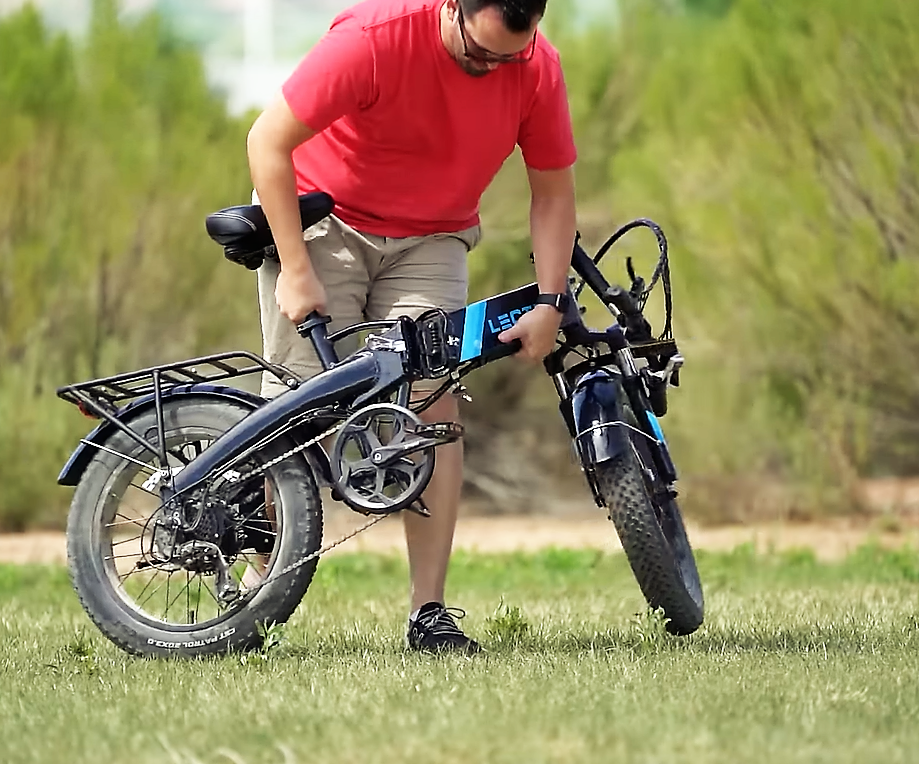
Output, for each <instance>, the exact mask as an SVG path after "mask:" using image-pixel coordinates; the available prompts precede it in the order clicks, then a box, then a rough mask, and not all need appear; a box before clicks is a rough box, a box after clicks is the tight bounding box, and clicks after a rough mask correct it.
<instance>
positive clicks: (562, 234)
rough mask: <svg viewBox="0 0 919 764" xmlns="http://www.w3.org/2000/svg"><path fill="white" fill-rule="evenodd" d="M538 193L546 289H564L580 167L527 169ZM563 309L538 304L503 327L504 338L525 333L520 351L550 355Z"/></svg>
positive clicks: (531, 356) (535, 357)
mask: <svg viewBox="0 0 919 764" xmlns="http://www.w3.org/2000/svg"><path fill="white" fill-rule="evenodd" d="M527 174H528V176H529V180H530V191H531V194H532V198H531V202H530V236H531V238H532V240H533V258H534V260H535V263H536V281H537V282H538V284H539V291H540V292H550V293H556V294H557V293H559V292H564V291H566V290H567V288H568V269H569V267H570V265H571V252H572V249H573V248H574V237H575V233H576V230H577V220H576V215H575V203H574V172H573V171H572V169H571V168H567V169H564V170H545V171H541V170H534V169H531V168H528V169H527ZM561 320H562V315H561V313H559V312H558V311H557V310H556V309H555V308H553V307H552V306H551V305H537V306H536V307H535V308H533V310H531V311H530V312H529V313H526V314H525V315H524V316H523V317H522V318H521V319H520V321H518V322H517V324H516V326H514V327H513V328H511V329H508V330H507V331H506V332H502V333H501V335H500V336H499V337H498V339H500V340H501V341H502V342H510V341H511V340H514V339H519V340H520V341H521V342H522V344H523V347H522V349H521V351H520V355H521V356H522V357H523V358H524V359H526V360H530V361H540V360H542V359H543V358H545V357H546V356H547V355H548V354H549V352H550V351H551V350H552V348H553V347H554V345H555V338H556V336H557V335H558V328H559V325H560V324H561Z"/></svg>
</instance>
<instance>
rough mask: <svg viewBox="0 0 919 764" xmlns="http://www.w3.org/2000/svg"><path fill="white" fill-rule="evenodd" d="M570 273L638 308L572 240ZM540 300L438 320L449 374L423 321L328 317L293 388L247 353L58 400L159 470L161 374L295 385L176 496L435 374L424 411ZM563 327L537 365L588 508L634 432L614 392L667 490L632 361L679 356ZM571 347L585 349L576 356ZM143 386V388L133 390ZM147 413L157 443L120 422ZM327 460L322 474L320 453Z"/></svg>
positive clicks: (613, 331) (666, 463)
mask: <svg viewBox="0 0 919 764" xmlns="http://www.w3.org/2000/svg"><path fill="white" fill-rule="evenodd" d="M572 267H573V269H574V271H575V273H577V274H578V275H579V276H580V277H581V278H582V279H583V280H584V282H585V283H586V284H587V285H588V286H589V287H590V289H591V291H593V292H594V293H595V294H596V295H597V296H598V297H599V298H600V299H601V301H602V302H603V303H604V304H605V305H606V306H607V307H608V308H609V310H610V312H611V313H612V314H613V316H614V317H617V318H619V317H620V316H621V315H623V314H625V315H629V314H634V313H636V312H638V311H637V308H636V306H635V304H634V302H633V300H632V297H631V296H630V294H629V293H628V292H626V291H625V290H623V289H622V288H621V287H615V286H611V285H610V284H609V283H608V282H607V281H606V279H605V278H604V277H603V275H602V273H601V272H600V270H599V268H597V266H596V264H595V262H594V261H593V260H592V259H591V258H590V256H589V255H587V253H586V252H585V251H584V250H583V249H582V248H581V246H580V244H579V243H577V242H576V243H575V246H574V249H573V253H572ZM538 293H539V289H538V286H537V285H536V284H535V283H534V284H527V285H525V286H522V287H520V288H518V289H514V290H512V291H509V292H506V293H504V294H500V295H496V296H493V297H490V298H488V299H486V300H482V301H480V302H476V303H473V304H471V305H468V306H466V307H465V308H462V309H460V310H458V311H455V312H453V313H451V314H449V315H448V316H447V315H446V314H443V313H442V312H441V316H442V317H443V318H444V319H445V320H443V321H442V322H441V324H442V328H441V330H440V331H441V334H442V336H439V337H437V342H436V343H435V344H437V345H438V347H439V351H440V353H441V354H442V355H444V356H445V357H446V358H447V359H448V360H449V364H448V366H449V370H448V371H447V372H446V373H441V374H437V375H432V374H431V368H432V366H437V367H443V363H442V359H441V361H439V362H436V363H433V364H432V363H431V362H430V358H429V355H430V342H429V341H427V340H426V335H425V331H424V330H425V328H426V327H427V326H428V324H425V323H424V322H423V321H420V322H416V321H412V320H410V319H408V318H403V319H400V320H398V321H395V322H374V323H368V324H359V325H356V326H353V327H349V328H348V329H346V330H344V331H343V332H339V333H337V334H333V335H331V336H329V335H328V334H327V332H326V322H327V319H323V318H321V317H313V318H311V320H308V321H306V322H304V324H302V325H301V326H300V327H299V329H300V331H301V334H302V335H303V336H304V337H308V338H309V339H310V341H311V342H312V343H313V346H314V348H315V349H316V352H317V355H318V357H319V358H320V360H321V361H322V363H323V366H324V369H325V370H324V371H323V372H322V373H320V374H318V375H316V376H315V377H313V378H311V379H309V380H306V381H301V380H297V379H296V378H295V377H294V376H293V375H291V374H290V373H289V371H287V370H286V369H283V368H282V367H275V366H272V365H271V364H268V363H266V362H265V361H263V360H262V359H260V358H258V357H257V356H252V355H251V354H223V355H220V356H208V357H206V358H202V359H194V360H193V361H187V362H184V363H182V364H172V365H170V366H163V367H156V368H153V369H147V370H144V371H142V372H135V373H133V374H129V375H119V376H118V377H110V378H107V379H104V380H97V381H95V382H92V383H83V384H82V385H71V386H68V387H66V388H61V390H59V391H58V394H59V395H60V396H61V397H63V398H65V399H67V400H70V401H71V402H74V403H77V404H78V405H80V406H81V408H82V409H83V410H84V411H87V410H88V411H89V413H92V414H94V415H96V416H99V417H101V418H102V419H104V420H105V424H104V425H102V426H101V429H103V430H104V428H108V430H110V431H111V430H112V428H115V429H118V430H120V431H123V432H126V433H128V434H129V435H130V436H131V437H132V438H134V439H135V440H138V442H142V445H144V447H145V448H147V449H148V450H150V451H152V452H153V453H155V454H156V455H157V457H158V458H159V461H160V464H161V466H162V467H164V468H165V466H166V458H165V453H164V451H165V444H164V437H163V433H164V430H163V424H162V422H163V413H162V412H163V400H164V398H166V399H168V398H170V397H172V396H173V395H174V394H175V388H169V389H167V390H166V392H165V393H164V391H163V389H162V384H163V381H164V378H165V380H166V381H167V382H173V381H175V377H176V375H177V374H178V375H179V379H181V381H183V382H188V381H191V382H192V384H185V385H183V386H182V388H183V394H188V395H194V394H212V393H213V392H215V390H216V388H215V386H214V385H212V384H210V383H211V382H212V381H213V380H214V379H216V378H220V379H222V378H225V377H228V376H235V375H237V374H241V373H248V372H250V371H253V370H258V367H261V368H262V369H263V370H265V371H269V372H271V373H273V374H275V375H276V376H279V377H281V378H283V379H284V380H285V381H286V382H287V383H288V386H290V387H292V388H293V389H291V390H289V391H288V392H286V393H283V394H282V395H279V396H278V397H276V398H274V399H272V400H270V401H265V402H263V403H258V404H257V405H254V407H253V410H252V413H251V414H249V415H248V416H246V417H245V418H243V419H242V420H241V421H240V422H238V423H237V424H236V425H234V426H233V427H231V428H230V429H229V430H227V432H225V433H223V434H222V435H221V436H220V437H218V438H217V440H215V441H214V442H213V443H212V444H211V445H210V446H209V447H208V448H207V449H205V450H204V452H203V453H202V454H201V455H199V456H198V457H197V458H195V459H194V460H193V461H192V462H191V463H190V464H188V465H187V466H185V467H184V468H183V469H182V470H181V471H179V472H178V474H176V475H174V476H173V477H172V485H171V486H169V491H168V492H169V493H171V494H172V495H173V496H178V495H182V494H185V493H187V492H189V491H191V490H193V489H194V488H196V487H198V486H200V485H202V484H203V483H205V482H206V481H207V480H209V479H210V478H211V477H212V476H213V475H214V474H220V473H222V472H225V471H227V470H229V469H231V468H232V467H233V466H234V465H236V464H238V463H240V462H241V461H244V460H245V459H246V458H247V457H248V456H249V455H251V454H252V453H253V452H255V451H257V450H258V449H259V448H261V447H263V446H264V445H265V444H266V443H267V442H269V441H271V440H272V439H274V438H276V437H278V436H280V435H282V434H285V433H288V434H290V435H291V437H293V438H294V439H295V440H296V439H297V438H298V437H299V438H300V439H302V437H304V433H310V434H313V435H318V434H320V433H321V432H322V431H323V429H325V428H327V427H328V426H329V425H332V424H335V423H336V422H338V421H341V420H343V419H344V418H346V417H347V416H348V415H349V414H351V413H353V412H355V411H357V410H358V409H360V408H361V407H362V406H365V405H368V404H371V403H376V402H380V401H384V400H392V399H393V398H395V399H396V402H397V403H399V404H401V405H408V403H409V395H410V391H411V385H412V383H413V382H414V381H417V380H418V379H421V378H425V377H428V378H430V377H432V376H441V377H444V378H445V382H444V384H443V385H442V386H441V388H440V389H439V390H437V391H436V392H435V393H434V394H433V395H431V396H430V397H429V398H428V399H427V400H426V401H425V402H424V403H423V404H421V405H418V406H416V407H415V410H417V411H420V410H423V409H424V408H426V407H427V406H428V405H430V403H432V402H433V400H436V399H437V398H438V397H440V396H441V395H443V394H444V393H446V392H447V391H448V390H449V389H450V388H452V387H455V386H456V385H457V384H458V382H459V380H460V379H461V378H462V377H464V376H465V375H466V374H468V373H469V372H471V371H472V370H474V369H476V368H479V367H481V366H483V365H485V364H487V363H491V362H493V361H495V360H498V359H500V358H503V357H506V356H508V355H511V354H513V353H515V352H516V351H517V350H518V349H519V345H518V344H517V343H508V344H505V343H502V342H500V341H499V340H498V335H499V334H500V333H501V332H502V331H504V330H505V329H509V328H510V327H511V326H513V325H514V324H515V323H516V322H517V320H519V318H520V317H521V316H522V315H524V314H525V313H526V312H528V311H529V310H531V309H532V308H533V307H534V304H535V301H536V297H537V295H538ZM572 298H573V295H572ZM434 318H435V320H434V321H433V323H432V324H431V325H432V326H435V328H436V326H437V325H439V324H438V321H437V320H436V319H437V316H435V317H434ZM376 329H381V330H383V331H382V333H381V334H379V335H371V336H370V337H369V339H368V341H367V343H366V345H365V347H364V348H363V349H361V350H359V351H357V352H356V353H354V354H352V355H351V356H349V357H347V358H345V359H344V360H339V359H338V356H337V354H336V353H335V349H334V343H335V342H336V341H337V340H339V339H341V338H342V337H344V336H346V335H348V334H352V333H354V332H356V331H359V330H376ZM561 331H562V335H563V337H564V341H563V342H561V344H560V347H559V348H558V349H556V350H555V351H553V353H552V354H550V356H549V357H548V358H546V360H545V368H546V371H547V373H548V374H549V375H550V377H552V379H553V382H554V384H555V387H556V390H557V392H558V395H559V398H560V409H561V413H562V416H563V418H564V419H565V422H566V424H567V425H568V429H569V432H570V434H571V437H572V438H573V440H574V443H575V445H576V450H577V453H578V456H579V458H580V461H581V463H582V465H583V467H584V470H585V473H586V474H587V477H588V480H589V482H590V484H591V487H592V489H593V492H594V496H595V498H596V499H597V501H598V503H599V502H600V498H599V493H598V491H597V487H596V485H595V482H594V480H593V470H594V467H595V466H596V464H598V463H601V462H603V461H605V460H608V459H610V458H612V457H614V456H615V455H617V454H619V453H622V451H623V450H624V449H628V448H630V447H631V446H630V440H629V437H630V436H629V434H628V432H627V428H629V427H632V428H634V425H630V424H629V423H627V422H625V421H624V418H623V417H624V415H623V400H622V398H623V394H624V395H625V396H626V397H627V399H628V403H629V407H630V409H631V410H632V412H634V414H635V416H636V418H637V425H638V428H639V429H640V431H641V432H642V433H643V436H644V437H646V438H648V440H649V443H650V444H651V446H652V448H651V451H652V454H653V455H654V461H655V466H656V472H657V474H658V475H659V476H660V479H661V481H662V482H663V483H664V485H662V486H661V490H667V489H669V485H670V484H671V483H672V482H673V481H674V480H675V479H676V470H675V468H674V467H673V462H672V460H671V459H670V456H669V453H668V450H667V446H666V441H665V440H664V437H663V433H662V432H661V429H660V425H659V424H658V422H657V418H656V417H655V416H654V414H653V413H652V411H651V407H650V405H649V403H648V399H647V393H646V392H645V389H644V383H643V380H642V378H641V375H640V373H639V371H638V368H637V367H636V364H635V358H636V357H640V356H642V355H646V356H650V355H657V356H665V355H668V354H669V355H674V354H676V352H677V351H676V345H675V343H673V341H672V340H666V341H663V342H651V343H646V344H644V345H642V346H640V347H636V346H630V344H629V343H628V342H627V340H626V337H625V334H624V332H623V329H622V326H621V325H620V323H618V322H617V323H615V324H613V326H611V327H609V328H608V329H606V330H604V331H602V332H596V331H591V330H589V329H588V328H587V327H586V326H585V325H584V323H583V321H582V319H581V315H580V311H579V308H578V306H577V303H576V301H575V300H574V299H571V301H570V308H569V310H568V312H567V313H566V315H565V316H564V317H563V320H562V324H561ZM435 334H436V332H435ZM603 346H606V348H607V349H608V352H607V353H601V352H600V348H601V347H603ZM581 349H583V350H584V351H586V352H580V350H581ZM572 354H578V355H581V356H582V357H583V360H582V361H581V362H579V363H576V364H574V365H573V366H566V360H567V359H568V358H569V357H570V356H571V355H572ZM227 358H245V359H246V360H247V361H249V360H251V361H254V363H255V366H253V367H252V368H248V369H246V370H245V371H241V370H237V369H235V368H231V369H230V370H229V371H226V368H225V367H226V365H227V360H226V359H227ZM206 363H211V364H214V363H216V364H217V365H218V372H220V371H221V369H220V367H221V365H222V366H223V367H224V369H223V371H222V374H223V376H219V374H218V375H214V376H210V377H207V376H205V377H204V378H201V379H200V381H198V382H197V383H195V377H193V376H191V375H193V374H198V373H199V372H197V371H192V369H196V368H197V367H198V366H200V365H202V364H206ZM444 368H446V367H444ZM141 378H144V379H146V380H148V382H144V383H141V382H138V380H139V379H141ZM150 380H152V381H150ZM129 383H130V384H129ZM144 385H147V386H146V387H145V386H144ZM221 389H222V388H221ZM100 390H105V391H109V392H110V391H111V390H114V391H115V394H114V395H110V396H109V397H108V398H106V397H105V396H104V395H103V396H101V397H102V398H103V399H104V400H99V397H100V396H99V391H100ZM138 391H139V392H138ZM121 393H123V397H128V396H130V395H131V394H132V393H133V394H135V395H136V394H140V393H143V394H144V397H143V398H141V399H140V401H136V400H135V401H134V402H133V403H132V404H131V405H130V406H129V407H127V408H126V409H122V410H117V409H116V408H115V407H114V405H113V402H114V401H117V400H118V396H119V394H121ZM247 396H249V397H247V398H246V400H248V401H249V402H250V403H254V402H255V401H258V400H263V399H258V398H257V396H251V394H247ZM250 398H251V400H250ZM150 405H153V406H154V407H155V408H156V411H157V415H158V416H157V419H158V422H159V426H158V431H159V435H158V438H157V443H156V445H155V446H154V444H150V443H149V442H147V441H146V440H144V439H143V438H142V437H141V436H140V434H138V433H134V432H133V431H132V430H131V429H130V422H129V421H126V419H127V420H129V419H130V417H129V416H126V415H127V414H130V413H131V412H133V411H135V410H136V409H137V408H138V407H142V406H148V407H149V406H150ZM94 436H95V437H94ZM104 439H105V438H104V433H103V432H100V428H97V432H96V433H94V435H93V436H90V437H89V438H88V439H85V440H84V441H83V444H82V445H81V447H80V448H79V449H78V450H77V452H76V453H75V454H74V455H73V457H71V460H70V462H68V467H66V468H65V470H64V472H62V474H61V478H59V482H62V483H66V484H69V485H73V484H75V482H76V481H77V480H78V478H79V473H80V472H82V469H83V468H85V465H86V464H87V463H88V461H89V459H90V458H91V457H92V455H93V454H94V453H95V452H96V450H97V449H98V448H104V445H103V441H104ZM323 455H324V453H323ZM325 459H326V461H325V464H326V466H327V457H325ZM324 471H325V470H324ZM65 476H66V480H65Z"/></svg>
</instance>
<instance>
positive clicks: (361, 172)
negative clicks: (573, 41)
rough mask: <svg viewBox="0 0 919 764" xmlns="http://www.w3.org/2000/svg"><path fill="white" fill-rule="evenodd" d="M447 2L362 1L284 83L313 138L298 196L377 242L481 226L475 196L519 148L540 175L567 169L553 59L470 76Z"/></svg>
mask: <svg viewBox="0 0 919 764" xmlns="http://www.w3.org/2000/svg"><path fill="white" fill-rule="evenodd" d="M443 3H444V0H368V2H364V3H361V4H360V5H357V6H355V7H354V8H351V9H350V10H348V11H345V12H344V13H342V14H341V15H340V16H338V18H336V19H335V21H334V22H333V23H332V26H331V28H330V29H329V31H328V32H327V33H326V34H325V36H324V37H323V38H322V39H321V40H320V41H319V42H318V43H317V44H316V46H315V47H314V48H313V49H312V50H311V51H310V52H309V54H308V55H307V56H306V57H305V58H304V59H303V61H302V62H301V63H300V65H299V66H298V67H297V69H296V71H294V73H293V75H291V77H290V79H288V80H287V82H286V83H285V84H284V87H283V93H284V97H285V99H286V100H287V103H288V104H289V105H290V108H291V110H292V111H293V113H294V115H296V117H297V118H298V119H300V120H301V121H302V122H303V123H304V124H306V125H307V126H308V127H310V128H311V129H312V130H313V131H315V132H317V133H318V135H316V136H315V137H314V138H313V139H311V140H309V141H307V142H306V143H305V144H303V145H302V146H300V147H299V148H298V149H296V151H294V155H293V159H294V167H295V169H296V173H297V185H298V188H299V191H300V192H301V193H305V192H308V191H315V190H321V191H327V192H328V193H330V194H331V195H332V197H333V198H334V199H335V202H336V214H337V215H338V216H339V217H340V218H341V219H342V220H344V221H345V222H346V223H347V224H348V225H350V226H352V227H354V228H357V229H358V230H361V231H366V232H367V233H373V234H376V235H378V236H392V237H403V236H423V235H428V234H432V233H443V232H446V233H449V232H455V231H459V230H462V229H464V228H468V227H470V226H473V225H475V224H476V223H478V220H479V216H478V212H479V201H480V198H481V196H482V193H483V192H484V191H485V189H486V188H487V186H488V184H489V183H490V182H491V180H492V178H494V176H495V174H496V173H497V172H498V170H499V169H500V167H501V165H502V164H503V163H504V160H505V159H507V157H508V156H510V154H511V153H512V152H513V150H514V147H515V146H516V145H518V144H519V145H520V148H521V150H522V152H523V157H524V160H525V161H526V163H527V165H528V166H529V167H532V168H534V169H536V170H557V169H563V168H566V167H570V166H571V165H573V164H574V161H575V158H576V153H575V147H574V140H573V138H572V132H571V117H570V114H569V110H568V101H567V94H566V91H565V83H564V79H563V77H562V70H561V65H560V63H559V57H558V53H557V52H556V50H555V49H554V48H553V47H552V46H551V45H550V44H549V43H548V41H547V40H546V39H545V38H544V37H543V36H542V35H538V40H537V47H536V52H535V55H534V57H533V59H532V60H531V61H530V62H528V63H526V64H505V65H502V66H499V67H498V68H497V69H496V70H495V71H493V72H491V73H489V74H488V75H486V76H484V77H472V76H470V75H468V74H466V73H465V72H464V71H463V70H462V69H461V68H460V66H459V64H458V63H457V62H456V61H455V60H454V59H453V58H452V57H451V56H450V54H449V53H448V52H447V50H446V49H445V48H444V46H443V42H442V40H441V36H440V9H441V6H442V5H443Z"/></svg>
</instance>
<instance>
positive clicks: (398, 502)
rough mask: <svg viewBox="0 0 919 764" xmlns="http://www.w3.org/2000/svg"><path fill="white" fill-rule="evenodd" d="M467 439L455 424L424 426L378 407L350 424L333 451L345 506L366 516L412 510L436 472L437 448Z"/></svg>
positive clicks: (419, 508)
mask: <svg viewBox="0 0 919 764" xmlns="http://www.w3.org/2000/svg"><path fill="white" fill-rule="evenodd" d="M462 436H463V427H462V425H459V424H455V423H453V422H438V423H435V424H425V423H423V422H422V421H421V420H420V419H419V418H418V415H417V414H415V413H414V412H412V411H410V410H409V409H406V408H403V407H402V406H396V405H395V404H391V403H378V404H375V405H373V406H368V407H366V408H363V409H361V410H360V411H358V412H357V413H355V414H353V415H352V416H351V417H350V418H348V419H347V420H346V421H345V422H344V424H343V425H342V427H341V429H340V430H339V432H338V437H337V438H336V440H335V444H334V446H333V448H332V455H331V463H332V479H333V481H334V485H335V489H336V491H337V493H338V495H339V496H340V497H341V499H342V501H344V502H345V504H347V505H348V506H349V507H351V509H353V510H355V511H357V512H360V513H361V514H364V515H381V514H382V515H388V514H392V513H395V512H399V511H401V510H403V509H407V508H408V509H412V510H414V511H416V512H418V513H419V514H421V515H425V516H427V515H428V514H429V513H428V511H427V509H426V507H425V506H424V504H423V502H422V501H421V494H422V493H424V489H425V488H427V486H428V483H429V482H430V480H431V475H432V474H433V472H434V448H435V447H437V446H440V445H444V444H446V443H453V442H455V441H457V440H459V438H461V437H462Z"/></svg>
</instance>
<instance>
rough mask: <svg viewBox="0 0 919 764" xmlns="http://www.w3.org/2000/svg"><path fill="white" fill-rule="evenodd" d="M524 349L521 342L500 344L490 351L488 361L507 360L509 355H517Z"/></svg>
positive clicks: (514, 341)
mask: <svg viewBox="0 0 919 764" xmlns="http://www.w3.org/2000/svg"><path fill="white" fill-rule="evenodd" d="M522 347H523V343H522V342H521V341H520V340H511V341H510V342H501V343H498V345H497V346H496V347H495V348H494V350H490V351H488V360H489V361H492V360H496V359H498V358H505V357H507V356H509V355H515V354H517V353H518V352H519V351H520V349H521V348H522Z"/></svg>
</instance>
